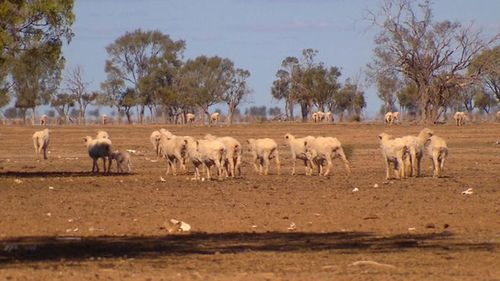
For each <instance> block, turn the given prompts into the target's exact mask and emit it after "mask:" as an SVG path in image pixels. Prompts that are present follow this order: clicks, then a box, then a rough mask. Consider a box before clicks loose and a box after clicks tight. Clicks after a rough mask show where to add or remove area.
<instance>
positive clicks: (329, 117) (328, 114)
mask: <svg viewBox="0 0 500 281" xmlns="http://www.w3.org/2000/svg"><path fill="white" fill-rule="evenodd" d="M325 120H326V122H328V123H333V121H334V120H333V113H332V112H331V111H328V112H326V113H325Z"/></svg>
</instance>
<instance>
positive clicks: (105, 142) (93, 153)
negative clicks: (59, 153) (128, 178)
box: [83, 136, 111, 173]
mask: <svg viewBox="0 0 500 281" xmlns="http://www.w3.org/2000/svg"><path fill="white" fill-rule="evenodd" d="M83 141H84V143H85V146H86V147H87V150H88V152H89V156H90V158H92V172H97V173H98V172H99V165H98V163H97V160H98V159H99V158H102V163H103V166H104V172H106V158H107V157H109V155H110V154H111V140H109V139H92V137H90V136H86V137H84V138H83Z"/></svg>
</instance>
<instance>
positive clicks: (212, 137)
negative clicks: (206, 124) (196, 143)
mask: <svg viewBox="0 0 500 281" xmlns="http://www.w3.org/2000/svg"><path fill="white" fill-rule="evenodd" d="M216 138H217V137H216V136H214V135H212V134H206V135H205V139H206V140H215V139H216Z"/></svg>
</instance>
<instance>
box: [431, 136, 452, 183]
mask: <svg viewBox="0 0 500 281" xmlns="http://www.w3.org/2000/svg"><path fill="white" fill-rule="evenodd" d="M425 149H426V152H427V155H428V156H429V157H430V158H431V160H432V170H433V172H434V175H433V176H434V177H435V178H439V177H441V173H442V171H443V169H444V161H445V160H446V157H447V156H448V146H447V145H446V141H445V140H444V139H442V138H440V137H438V136H432V137H430V138H429V139H428V140H427V141H426V143H425Z"/></svg>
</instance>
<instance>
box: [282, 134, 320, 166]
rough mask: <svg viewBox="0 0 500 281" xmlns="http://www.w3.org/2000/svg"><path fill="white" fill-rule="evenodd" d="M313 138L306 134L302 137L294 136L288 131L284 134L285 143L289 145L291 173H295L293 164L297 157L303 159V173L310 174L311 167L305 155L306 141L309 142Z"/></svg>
mask: <svg viewBox="0 0 500 281" xmlns="http://www.w3.org/2000/svg"><path fill="white" fill-rule="evenodd" d="M314 139H315V138H314V137H312V136H307V137H303V138H296V137H295V136H293V135H292V134H290V133H287V134H285V143H286V144H287V145H288V146H289V147H290V150H291V152H292V163H293V164H292V175H295V165H296V162H297V159H300V160H302V161H304V166H305V170H306V171H305V173H306V175H311V173H312V167H311V165H309V160H308V158H307V155H306V150H307V149H306V146H307V143H310V142H311V141H313V140H314Z"/></svg>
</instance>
